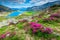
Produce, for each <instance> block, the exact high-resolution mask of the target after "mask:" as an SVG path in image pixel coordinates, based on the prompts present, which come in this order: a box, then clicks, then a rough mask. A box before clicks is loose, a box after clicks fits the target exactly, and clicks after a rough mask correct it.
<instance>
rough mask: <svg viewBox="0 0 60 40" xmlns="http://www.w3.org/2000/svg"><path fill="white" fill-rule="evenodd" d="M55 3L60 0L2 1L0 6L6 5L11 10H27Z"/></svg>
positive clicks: (0, 0)
mask: <svg viewBox="0 0 60 40" xmlns="http://www.w3.org/2000/svg"><path fill="white" fill-rule="evenodd" d="M54 1H58V0H0V5H4V6H7V7H10V8H27V7H32V6H39V5H43V4H45V3H48V2H54Z"/></svg>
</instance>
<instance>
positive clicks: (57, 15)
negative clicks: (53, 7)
mask: <svg viewBox="0 0 60 40" xmlns="http://www.w3.org/2000/svg"><path fill="white" fill-rule="evenodd" d="M50 17H56V18H60V14H58V13H56V14H52V15H51V16H50Z"/></svg>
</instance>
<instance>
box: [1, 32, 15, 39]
mask: <svg viewBox="0 0 60 40" xmlns="http://www.w3.org/2000/svg"><path fill="white" fill-rule="evenodd" d="M15 34H16V33H15V32H6V33H4V34H2V35H1V36H0V39H4V38H6V37H12V36H14V35H15Z"/></svg>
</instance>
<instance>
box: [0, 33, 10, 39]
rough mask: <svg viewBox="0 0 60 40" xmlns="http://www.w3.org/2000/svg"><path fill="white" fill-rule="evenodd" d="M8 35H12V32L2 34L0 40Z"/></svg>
mask: <svg viewBox="0 0 60 40" xmlns="http://www.w3.org/2000/svg"><path fill="white" fill-rule="evenodd" d="M7 34H10V32H6V33H5V34H2V35H1V36H0V38H5V37H6V35H7Z"/></svg>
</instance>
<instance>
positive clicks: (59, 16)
mask: <svg viewBox="0 0 60 40" xmlns="http://www.w3.org/2000/svg"><path fill="white" fill-rule="evenodd" d="M57 18H60V14H58V13H56V14H52V15H51V16H50V17H49V18H45V19H44V21H51V20H54V21H56V20H58V19H57Z"/></svg>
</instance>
